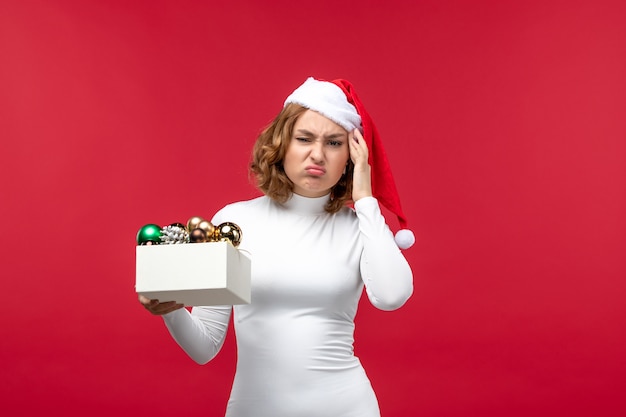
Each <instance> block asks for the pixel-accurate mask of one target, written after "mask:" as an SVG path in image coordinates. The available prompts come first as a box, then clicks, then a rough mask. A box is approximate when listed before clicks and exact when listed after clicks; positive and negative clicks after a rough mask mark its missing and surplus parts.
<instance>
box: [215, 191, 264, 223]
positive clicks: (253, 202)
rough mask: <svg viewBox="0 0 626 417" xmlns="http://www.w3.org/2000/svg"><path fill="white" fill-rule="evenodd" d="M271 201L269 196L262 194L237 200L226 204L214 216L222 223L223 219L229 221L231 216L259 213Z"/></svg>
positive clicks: (216, 220)
mask: <svg viewBox="0 0 626 417" xmlns="http://www.w3.org/2000/svg"><path fill="white" fill-rule="evenodd" d="M270 203H271V200H270V199H269V198H268V197H267V196H260V197H256V198H253V199H250V200H243V201H237V202H234V203H230V204H227V205H225V206H224V207H223V208H221V209H220V210H218V212H217V213H215V216H213V221H214V222H218V223H221V222H222V221H229V218H235V217H237V218H238V217H241V216H246V215H254V213H258V210H262V209H263V208H264V207H267V206H268V205H269V204H270Z"/></svg>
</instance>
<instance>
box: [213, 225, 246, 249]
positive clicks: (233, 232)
mask: <svg viewBox="0 0 626 417" xmlns="http://www.w3.org/2000/svg"><path fill="white" fill-rule="evenodd" d="M217 240H218V241H229V242H230V243H232V244H233V246H234V247H237V246H239V244H240V243H241V229H240V228H239V226H237V225H236V224H235V223H231V222H224V223H221V224H220V225H219V226H217Z"/></svg>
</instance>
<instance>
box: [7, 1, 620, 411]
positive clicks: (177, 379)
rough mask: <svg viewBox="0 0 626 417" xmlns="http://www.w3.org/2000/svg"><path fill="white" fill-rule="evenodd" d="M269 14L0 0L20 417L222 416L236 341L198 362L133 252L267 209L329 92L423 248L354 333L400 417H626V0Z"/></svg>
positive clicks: (243, 5)
mask: <svg viewBox="0 0 626 417" xmlns="http://www.w3.org/2000/svg"><path fill="white" fill-rule="evenodd" d="M262 3H263V2H254V1H247V2H245V1H232V2H226V1H220V2H211V1H204V2H200V1H180V2H174V1H130V2H129V1H122V0H119V1H114V0H106V1H105V0H100V1H89V2H85V1H79V0H76V1H70V0H48V1H43V0H42V1H32V0H25V1H17V0H16V1H3V2H1V5H0V136H1V143H2V149H1V152H0V174H1V175H0V181H1V193H2V194H1V205H0V218H1V219H2V221H3V222H4V227H3V236H4V237H3V238H2V239H1V243H0V245H1V247H0V253H1V254H2V255H1V256H2V273H1V276H2V294H3V302H2V307H1V311H0V325H1V329H2V337H1V338H0V355H1V356H0V369H1V372H2V378H0V404H2V410H3V411H9V412H10V413H11V415H16V416H19V415H25V416H30V415H35V414H38V413H41V414H43V413H45V414H46V415H63V416H82V415H85V414H89V415H111V413H124V414H125V415H131V414H134V415H140V416H141V415H150V416H166V415H171V414H172V413H177V415H188V416H219V415H221V414H222V413H223V410H224V409H225V404H226V401H227V397H228V391H229V389H230V383H231V381H232V376H233V370H234V363H235V345H234V339H233V337H232V334H231V335H230V338H229V340H228V343H227V344H226V346H225V347H224V350H223V351H222V353H221V355H220V356H219V357H218V358H217V359H216V360H215V361H214V362H212V363H210V364H208V365H206V366H198V365H196V364H194V363H193V362H192V361H191V360H190V359H188V358H187V357H186V356H185V355H184V353H183V352H182V351H181V350H180V349H179V348H178V347H177V346H176V345H175V343H174V342H173V340H171V338H170V337H169V335H168V333H167V331H166V329H165V327H164V326H163V324H162V322H161V319H159V318H155V317H152V316H150V315H148V314H147V313H146V312H145V311H144V310H143V309H142V308H141V306H140V305H139V304H138V303H137V300H136V295H135V294H134V290H133V284H134V237H135V233H136V231H137V229H138V228H139V227H140V226H141V225H143V224H145V223H149V222H156V223H159V224H167V223H171V222H174V221H185V220H186V219H187V218H188V217H190V216H192V215H202V216H205V217H210V216H211V215H212V214H213V213H214V212H215V211H216V210H217V209H219V208H220V207H222V206H223V205H224V204H226V203H229V202H231V201H235V200H240V199H245V198H249V197H252V196H255V195H257V193H256V191H255V190H254V188H253V187H252V186H251V185H250V183H249V181H248V178H247V174H246V166H247V162H248V160H249V153H250V148H251V145H252V143H253V141H254V138H255V137H256V134H257V133H258V132H259V130H260V129H261V128H262V127H263V126H264V125H265V124H266V123H267V122H268V121H269V120H270V119H271V118H272V117H273V116H274V115H275V114H276V113H277V112H278V111H279V110H280V107H281V105H282V101H283V100H284V98H285V97H286V95H287V94H288V93H290V92H291V90H293V88H295V87H296V86H297V85H299V84H300V83H301V82H302V81H304V79H305V78H306V77H307V76H309V75H314V76H316V77H320V78H327V79H332V78H338V77H343V78H347V79H349V80H351V81H352V82H353V83H354V84H355V86H356V88H357V91H358V92H359V95H360V96H361V98H362V100H363V101H364V102H365V103H366V105H367V108H368V110H369V112H370V114H371V115H372V116H373V117H374V119H375V121H376V123H377V125H378V128H379V130H380V132H381V134H382V136H383V140H384V141H385V144H386V149H387V153H388V156H389V159H390V160H391V162H392V165H393V170H394V173H395V176H396V179H397V185H398V188H399V190H400V193H401V197H402V200H403V205H404V209H405V212H406V214H407V217H408V218H409V221H410V225H411V227H412V228H413V229H414V231H415V232H416V235H417V238H418V242H417V244H416V245H415V246H414V247H413V248H412V249H410V250H409V251H407V252H406V256H407V258H408V260H409V262H410V263H411V265H412V267H413V271H414V274H415V288H416V290H415V295H414V296H413V298H412V299H411V300H410V301H409V302H408V304H407V305H406V306H405V307H404V308H402V309H401V310H399V311H396V312H393V313H386V312H380V311H376V310H375V309H373V308H372V307H371V306H369V305H368V304H367V303H366V302H364V303H362V307H361V310H360V313H359V316H358V317H357V326H358V330H357V342H356V347H355V348H356V351H357V354H358V355H359V356H360V357H361V358H362V361H363V363H364V365H365V367H366V369H367V370H368V373H369V375H370V377H371V379H372V381H373V385H374V387H375V389H376V391H377V393H378V395H379V398H380V403H381V408H382V411H383V415H385V416H413V415H419V416H437V417H444V416H530V415H533V416H536V415H568V416H591V415H594V416H621V415H625V413H626V400H625V399H624V398H625V397H624V395H623V393H624V389H625V388H626V363H625V362H626V360H625V348H626V334H625V328H626V326H625V324H624V321H625V320H624V319H625V315H626V314H625V313H626V307H625V304H626V303H624V300H625V298H626V297H625V295H626V283H625V277H626V262H625V260H624V249H625V248H626V222H625V216H624V214H625V213H626V187H625V179H626V164H625V162H626V161H625V159H626V158H625V156H626V144H625V139H626V123H625V117H624V114H625V110H626V76H625V74H626V3H624V2H622V1H613V2H610V1H598V0H593V1H574V0H572V1H525V2H519V1H516V2H513V1H436V0H432V1H393V0H388V1H360V2H353V3H352V4H351V3H349V2H333V1H316V2H305V3H301V2H292V1H285V0H281V1H273V2H267V5H263V4H262ZM390 223H391V225H392V227H394V228H395V227H396V226H397V224H396V223H394V221H393V220H390Z"/></svg>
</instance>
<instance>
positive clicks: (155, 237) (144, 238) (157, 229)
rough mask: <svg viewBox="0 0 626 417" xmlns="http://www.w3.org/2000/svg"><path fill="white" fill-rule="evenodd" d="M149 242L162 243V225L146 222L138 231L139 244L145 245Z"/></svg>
mask: <svg viewBox="0 0 626 417" xmlns="http://www.w3.org/2000/svg"><path fill="white" fill-rule="evenodd" d="M147 242H152V243H153V244H159V243H161V226H158V225H156V224H153V223H150V224H146V225H144V226H142V227H141V229H139V231H138V232H137V244H138V245H145V244H146V243H147Z"/></svg>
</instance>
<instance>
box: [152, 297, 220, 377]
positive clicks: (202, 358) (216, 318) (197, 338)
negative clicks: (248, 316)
mask: <svg viewBox="0 0 626 417" xmlns="http://www.w3.org/2000/svg"><path fill="white" fill-rule="evenodd" d="M231 311H232V307H231V306H216V307H194V308H193V309H192V310H191V313H190V312H189V311H188V310H187V309H185V308H182V309H179V310H176V311H173V312H171V313H168V314H165V315H164V316H163V320H164V321H165V325H166V326H167V328H168V330H169V331H170V334H171V335H172V337H173V338H174V340H176V343H178V345H179V346H180V347H181V348H182V349H183V350H184V351H185V352H186V353H187V355H189V357H191V359H193V360H194V361H196V362H197V363H199V364H201V365H203V364H205V363H207V362H209V361H210V360H211V359H213V358H214V357H215V356H216V355H217V353H218V352H219V351H220V349H221V348H222V345H223V344H224V339H225V338H226V330H227V328H228V322H229V320H230V315H231Z"/></svg>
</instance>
